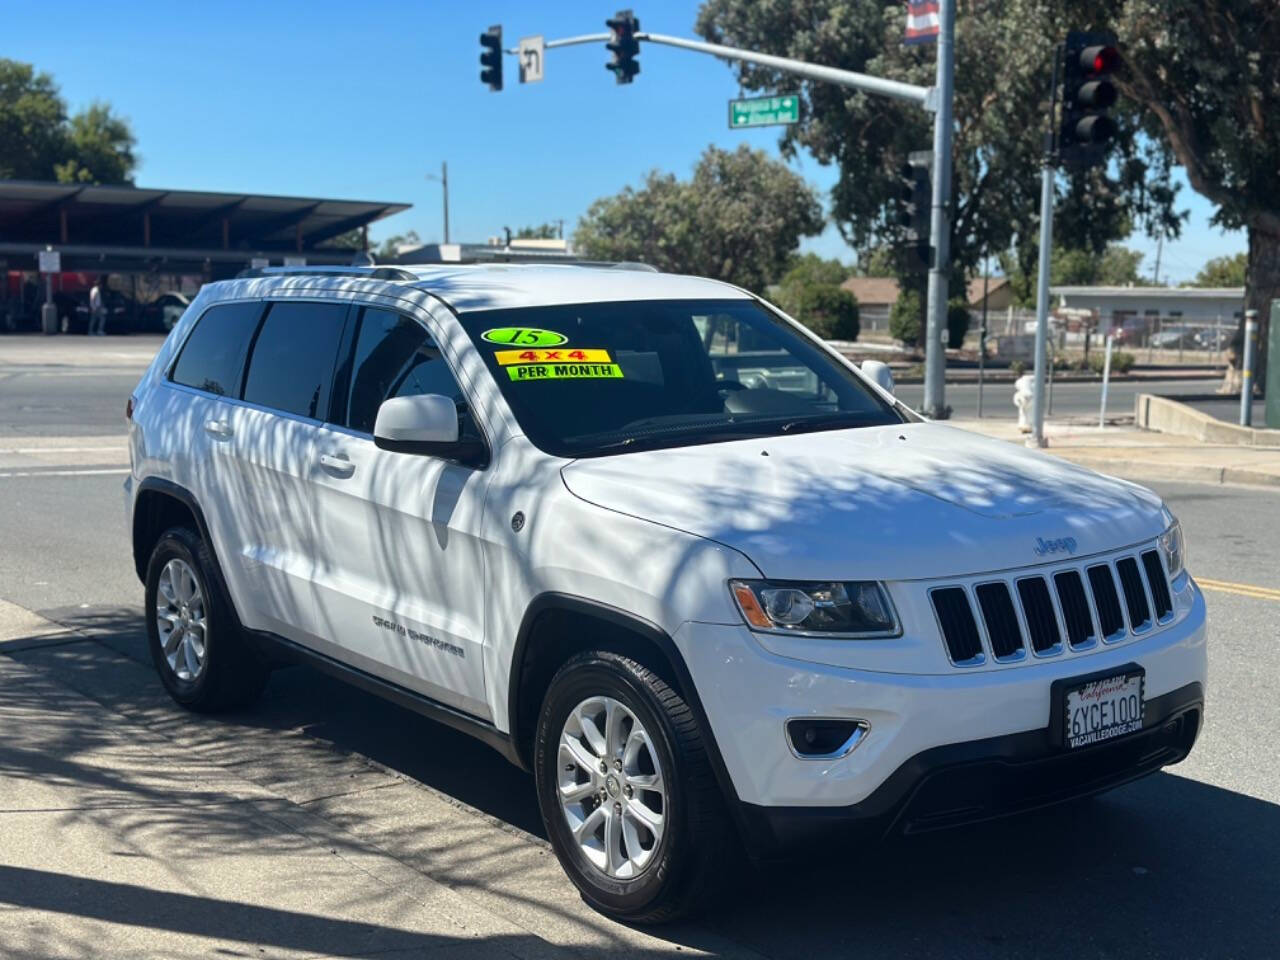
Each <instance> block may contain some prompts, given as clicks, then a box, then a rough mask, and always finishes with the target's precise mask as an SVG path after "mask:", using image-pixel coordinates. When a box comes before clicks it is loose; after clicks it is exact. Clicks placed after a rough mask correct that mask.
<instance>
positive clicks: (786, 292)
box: [777, 253, 860, 340]
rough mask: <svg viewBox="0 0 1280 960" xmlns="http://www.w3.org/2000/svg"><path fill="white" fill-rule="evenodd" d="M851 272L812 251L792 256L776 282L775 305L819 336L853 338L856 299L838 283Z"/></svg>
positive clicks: (856, 334) (855, 337) (836, 261)
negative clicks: (788, 268)
mask: <svg viewBox="0 0 1280 960" xmlns="http://www.w3.org/2000/svg"><path fill="white" fill-rule="evenodd" d="M851 273H852V271H851V270H850V269H849V268H848V267H846V266H845V265H844V264H842V263H841V262H840V261H839V260H826V259H823V258H822V257H820V256H818V255H817V254H814V253H806V254H804V255H803V256H800V257H796V258H795V259H794V261H793V264H792V267H791V269H790V270H788V271H787V272H786V275H785V276H783V278H782V282H781V283H779V284H778V291H777V302H778V306H780V307H782V309H783V310H785V311H786V312H787V313H789V314H791V316H793V317H795V318H796V319H797V320H799V321H800V322H801V323H803V324H804V325H805V326H807V327H808V328H809V329H810V330H812V331H813V332H814V333H816V334H817V335H818V336H820V337H824V338H826V339H828V340H856V339H858V332H859V330H860V324H859V322H858V299H857V297H855V296H854V295H853V294H852V293H850V292H849V291H848V290H845V289H844V288H843V287H841V286H840V284H842V283H844V281H845V280H847V279H848V278H849V276H850V274H851Z"/></svg>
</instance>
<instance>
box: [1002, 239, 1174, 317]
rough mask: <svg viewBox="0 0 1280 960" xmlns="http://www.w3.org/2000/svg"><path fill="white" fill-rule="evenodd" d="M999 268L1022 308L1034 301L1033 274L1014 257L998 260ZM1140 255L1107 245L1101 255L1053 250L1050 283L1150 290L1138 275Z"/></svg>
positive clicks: (1062, 249)
mask: <svg viewBox="0 0 1280 960" xmlns="http://www.w3.org/2000/svg"><path fill="white" fill-rule="evenodd" d="M1001 266H1002V267H1003V268H1004V270H1005V273H1006V275H1007V276H1008V277H1009V285H1010V288H1011V289H1012V291H1013V297H1014V299H1015V300H1016V301H1017V302H1018V303H1020V304H1022V305H1023V306H1027V307H1030V306H1034V305H1035V302H1036V273H1035V271H1034V270H1033V271H1032V272H1030V273H1027V272H1026V271H1024V270H1023V268H1022V266H1021V265H1020V264H1019V263H1018V262H1017V261H1016V259H1015V258H1014V257H1011V256H1005V257H1002V258H1001ZM1141 267H1142V254H1141V253H1139V252H1138V251H1137V250H1131V249H1129V248H1128V247H1125V246H1121V245H1120V244H1118V243H1112V244H1108V245H1107V248H1106V249H1105V250H1103V251H1101V252H1100V253H1099V252H1097V251H1094V250H1080V249H1074V250H1073V249H1069V248H1066V247H1054V249H1053V253H1052V254H1050V256H1049V283H1050V284H1051V285H1053V286H1064V287H1069V286H1079V287H1092V286H1102V287H1149V286H1152V285H1153V284H1152V282H1151V280H1150V279H1148V278H1144V277H1143V276H1142V275H1141V273H1140V270H1141Z"/></svg>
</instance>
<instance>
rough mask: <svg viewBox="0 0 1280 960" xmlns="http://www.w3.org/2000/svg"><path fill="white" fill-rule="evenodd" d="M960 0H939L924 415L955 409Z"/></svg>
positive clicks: (939, 416)
mask: <svg viewBox="0 0 1280 960" xmlns="http://www.w3.org/2000/svg"><path fill="white" fill-rule="evenodd" d="M955 35H956V11H955V0H939V2H938V60H937V64H938V69H937V81H936V88H935V89H936V90H937V95H938V96H937V110H936V112H935V113H934V115H933V207H932V209H931V211H930V218H929V239H930V247H931V250H930V257H929V286H928V306H927V310H928V325H927V327H926V340H925V352H924V410H923V412H924V415H925V416H927V417H932V418H933V419H936V420H942V419H946V417H947V416H948V415H949V414H950V411H949V410H948V408H947V405H946V403H945V396H944V394H945V391H946V374H947V370H946V367H947V354H946V350H945V347H944V345H943V342H942V338H943V336H944V335H945V334H946V329H947V290H948V286H949V282H950V273H951V225H950V223H949V222H948V221H949V216H948V214H949V212H950V208H951V127H952V112H951V97H952V85H953V82H954V78H955Z"/></svg>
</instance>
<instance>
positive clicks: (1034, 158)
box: [696, 0, 1180, 293]
mask: <svg viewBox="0 0 1280 960" xmlns="http://www.w3.org/2000/svg"><path fill="white" fill-rule="evenodd" d="M959 6H960V10H959V12H958V17H957V23H956V58H955V63H956V93H955V120H956V125H955V137H954V142H953V159H954V168H955V173H954V179H953V206H952V246H951V249H952V257H953V262H954V267H955V270H954V275H953V278H952V284H953V292H954V293H959V292H960V290H961V289H962V286H963V280H964V277H965V275H966V274H968V273H971V272H972V271H973V270H975V268H976V267H977V266H978V264H979V263H980V261H981V259H982V258H983V256H984V255H985V254H986V253H987V252H990V253H991V254H993V255H995V254H998V253H1000V252H1001V251H1005V250H1011V249H1012V250H1015V251H1016V252H1017V253H1018V255H1019V256H1018V259H1019V261H1020V262H1021V263H1022V264H1023V265H1024V267H1027V268H1030V267H1033V266H1034V260H1035V248H1036V244H1037V236H1036V230H1037V221H1038V208H1039V176H1038V174H1039V169H1040V156H1041V151H1042V149H1043V145H1042V136H1043V131H1044V106H1043V104H1044V101H1045V99H1046V95H1047V92H1048V86H1049V69H1050V64H1051V63H1052V61H1053V49H1054V45H1055V44H1056V43H1057V42H1058V40H1059V38H1060V37H1062V36H1064V35H1065V34H1066V31H1067V28H1068V26H1075V25H1078V24H1079V23H1080V19H1079V16H1080V8H1081V7H1082V6H1088V4H1082V3H1081V2H1079V0H1005V2H1001V3H985V4H978V3H964V4H960V5H959ZM903 18H904V13H903V7H902V5H901V4H900V3H889V4H885V3H847V2H842V0H786V2H783V0H765V2H761V0H706V2H704V3H703V5H702V8H701V10H700V11H699V15H698V20H697V26H696V29H697V31H698V33H700V34H702V35H703V36H704V37H706V38H707V39H708V40H711V41H713V42H718V43H726V44H730V45H733V46H741V47H749V48H751V49H755V50H762V51H765V52H767V53H772V54H778V55H782V56H789V57H795V58H798V59H801V60H807V61H810V62H813V63H821V64H826V65H830V66H835V67H841V68H844V69H847V70H855V71H859V72H863V73H871V74H874V75H876V76H881V77H890V78H893V79H896V80H902V81H905V82H908V83H914V84H918V85H920V86H931V85H932V84H933V81H934V48H933V47H932V46H931V45H925V46H921V47H906V46H904V45H903V43H902V34H903V26H904V24H903ZM997 52H998V55H997ZM736 69H737V72H738V76H739V78H740V81H741V83H742V84H743V86H744V87H746V88H747V89H749V90H752V91H769V92H778V91H784V90H785V91H791V90H798V91H799V93H800V96H801V99H802V110H801V122H800V123H798V124H795V125H793V126H789V127H787V128H786V129H785V132H784V133H783V135H782V141H781V147H782V149H783V151H784V153H791V152H794V151H796V150H798V149H801V148H804V149H807V150H809V151H810V152H811V153H812V154H813V155H814V157H816V158H817V160H818V161H819V162H821V163H834V164H837V165H838V167H839V171H840V178H839V181H838V182H837V183H836V185H835V187H834V188H833V190H832V196H831V208H832V217H833V219H834V221H835V223H836V225H837V226H838V227H839V229H840V231H841V233H842V234H843V235H844V236H845V238H846V239H847V240H848V241H849V242H850V243H851V244H852V245H853V246H854V247H855V248H856V249H858V250H864V249H867V248H868V247H873V246H877V245H881V244H885V243H891V242H893V241H894V240H895V239H896V229H897V228H896V227H894V226H893V225H892V224H891V217H890V216H889V212H890V210H891V209H892V202H893V201H894V200H895V199H896V197H897V196H898V193H899V190H900V184H899V180H898V176H899V171H900V169H901V166H902V164H903V163H904V162H905V161H906V159H907V156H908V154H910V153H911V152H912V151H915V150H920V149H927V148H928V147H929V146H930V145H931V143H932V115H931V114H929V113H926V112H925V111H923V110H921V109H919V107H917V106H914V105H910V104H905V103H902V102H900V101H896V100H888V99H886V98H883V97H876V96H871V95H868V94H864V93H861V92H858V91H853V90H849V89H846V88H842V87H837V86H835V85H833V84H829V83H822V82H810V81H801V80H799V79H798V78H796V77H793V76H790V75H787V74H782V73H779V72H777V71H774V70H770V69H767V68H763V67H757V66H752V65H740V66H738V67H736ZM1118 119H1119V125H1120V132H1119V134H1118V136H1117V156H1118V162H1117V163H1116V164H1114V165H1113V170H1112V171H1111V172H1112V174H1113V176H1114V179H1113V180H1111V181H1108V180H1107V179H1106V178H1105V177H1104V176H1103V172H1102V171H1100V170H1095V171H1080V172H1073V173H1068V172H1064V173H1063V174H1062V175H1061V176H1060V177H1059V184H1058V187H1059V193H1058V201H1057V216H1058V221H1057V225H1056V235H1057V237H1058V239H1059V240H1060V242H1063V243H1064V244H1066V245H1067V246H1068V247H1071V248H1079V249H1093V250H1101V249H1103V248H1104V247H1105V246H1106V244H1107V243H1108V242H1109V241H1111V240H1114V239H1118V238H1120V237H1123V236H1125V235H1127V234H1128V233H1129V231H1130V227H1131V225H1133V224H1137V225H1139V226H1141V227H1144V228H1146V229H1148V230H1149V231H1150V232H1152V233H1153V234H1158V233H1165V234H1166V235H1176V233H1177V230H1178V225H1179V222H1180V221H1179V218H1178V216H1177V215H1176V214H1175V213H1174V211H1173V201H1174V191H1173V190H1172V189H1171V188H1170V187H1169V186H1167V178H1168V168H1167V159H1168V158H1167V154H1166V153H1165V152H1164V151H1163V150H1161V149H1160V148H1159V145H1158V144H1154V143H1153V142H1152V141H1151V140H1150V138H1147V137H1143V136H1142V135H1141V125H1140V122H1139V119H1138V118H1137V117H1136V116H1133V115H1131V114H1130V113H1126V112H1123V111H1122V112H1121V114H1120V116H1119V118H1118Z"/></svg>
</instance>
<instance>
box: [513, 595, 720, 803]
mask: <svg viewBox="0 0 1280 960" xmlns="http://www.w3.org/2000/svg"><path fill="white" fill-rule="evenodd" d="M592 649H595V650H601V649H603V650H610V651H612V652H614V653H620V654H623V655H626V656H630V657H632V658H633V659H635V660H638V661H639V662H641V663H643V664H644V665H645V666H647V667H649V668H650V669H651V670H653V671H654V672H656V673H658V674H659V675H660V676H661V677H662V678H663V679H664V680H666V681H667V682H668V683H669V684H671V685H673V686H674V687H675V689H676V690H677V691H678V692H679V693H680V695H681V696H682V697H683V698H684V700H685V702H686V703H688V704H689V707H690V708H691V709H692V710H693V712H694V715H695V716H696V717H697V719H698V723H699V725H700V726H701V727H702V730H703V731H704V733H705V738H704V739H705V742H706V744H707V752H708V759H709V760H710V762H711V767H712V769H713V770H714V771H715V775H716V780H717V782H718V783H719V785H720V789H721V791H722V793H723V795H724V798H725V801H726V803H727V804H728V806H729V807H730V809H731V810H733V811H734V817H735V820H737V819H739V811H740V809H741V804H740V803H739V802H738V795H737V791H736V790H735V789H734V786H733V781H732V779H731V778H730V777H729V771H728V768H727V767H726V766H725V764H724V759H723V758H722V757H721V755H720V747H719V745H718V744H717V743H716V739H715V735H714V733H713V731H712V730H711V725H710V723H709V722H708V720H707V715H706V711H704V710H703V708H702V701H701V699H700V698H699V696H698V690H697V687H696V686H694V683H693V677H692V676H691V675H690V673H689V668H688V666H687V665H686V664H685V660H684V656H683V655H682V654H681V653H680V650H679V648H678V647H677V646H676V644H675V641H674V640H672V639H671V636H670V635H669V634H668V633H667V632H666V631H665V630H664V629H662V627H660V626H658V625H657V624H655V623H652V622H650V621H648V620H645V619H644V618H642V617H638V616H636V615H635V614H632V613H629V612H627V611H625V610H620V609H618V608H617V607H613V606H610V605H608V604H605V603H600V602H598V601H595V600H588V599H586V598H583V597H577V596H574V595H572V594H566V593H557V592H548V593H542V594H539V595H538V596H537V597H535V598H534V599H533V600H532V601H531V602H530V604H529V606H528V608H527V609H526V610H525V614H524V617H523V618H522V620H521V622H520V630H519V633H518V634H517V636H516V643H515V647H514V649H513V651H512V657H511V675H510V682H509V684H508V687H507V722H508V725H509V728H510V737H511V744H512V748H513V750H514V752H515V755H516V757H517V759H518V760H519V763H520V765H521V766H523V767H524V768H525V769H532V768H533V742H534V737H535V734H536V730H537V723H538V713H539V712H540V711H541V709H542V696H541V693H542V691H545V689H546V686H547V684H548V683H549V682H550V680H551V677H552V676H553V675H554V674H555V672H556V670H558V669H559V668H560V666H561V665H562V664H563V663H565V661H567V660H568V659H569V658H570V657H571V656H573V655H574V654H575V653H578V652H580V651H583V650H592Z"/></svg>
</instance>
